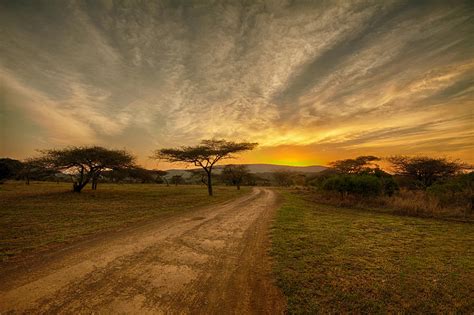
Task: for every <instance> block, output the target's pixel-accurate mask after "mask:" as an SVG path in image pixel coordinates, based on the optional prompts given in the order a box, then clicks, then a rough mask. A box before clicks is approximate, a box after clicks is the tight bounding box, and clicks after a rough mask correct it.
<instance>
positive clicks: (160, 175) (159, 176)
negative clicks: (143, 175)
mask: <svg viewBox="0 0 474 315" xmlns="http://www.w3.org/2000/svg"><path fill="white" fill-rule="evenodd" d="M152 172H153V174H154V175H155V183H159V184H161V183H166V185H167V186H168V185H169V183H168V179H167V178H166V174H168V172H167V171H162V170H152Z"/></svg>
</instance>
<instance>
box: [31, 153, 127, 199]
mask: <svg viewBox="0 0 474 315" xmlns="http://www.w3.org/2000/svg"><path fill="white" fill-rule="evenodd" d="M40 152H41V153H42V156H41V157H40V158H38V159H36V160H35V161H36V162H37V163H42V165H45V166H47V167H48V168H50V169H54V170H59V171H64V172H66V173H68V174H71V175H72V176H73V179H74V183H73V191H74V192H81V190H82V189H83V188H84V187H85V186H86V185H87V184H88V183H89V182H90V181H95V185H94V187H93V188H94V189H95V188H97V180H98V179H99V176H100V175H101V173H102V172H103V171H106V170H113V169H122V168H130V167H133V166H134V157H133V156H132V155H130V154H129V153H128V152H126V151H123V150H109V149H106V148H103V147H98V146H92V147H69V148H65V149H61V150H43V151H40Z"/></svg>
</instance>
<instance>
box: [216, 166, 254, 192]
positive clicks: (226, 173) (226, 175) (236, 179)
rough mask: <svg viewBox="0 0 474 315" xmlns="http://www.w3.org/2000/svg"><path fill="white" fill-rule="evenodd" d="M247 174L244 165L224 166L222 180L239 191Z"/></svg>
mask: <svg viewBox="0 0 474 315" xmlns="http://www.w3.org/2000/svg"><path fill="white" fill-rule="evenodd" d="M248 174H249V170H248V168H247V166H245V165H232V164H229V165H226V166H225V167H224V168H223V169H222V173H221V177H222V180H223V181H224V182H226V183H228V184H230V185H233V186H236V187H237V190H240V185H242V183H243V181H244V179H245V177H246V176H247V175H248Z"/></svg>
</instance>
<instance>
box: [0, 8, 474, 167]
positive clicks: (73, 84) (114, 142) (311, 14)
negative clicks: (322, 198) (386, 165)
mask: <svg viewBox="0 0 474 315" xmlns="http://www.w3.org/2000/svg"><path fill="white" fill-rule="evenodd" d="M473 114H474V3H473V2H472V1H466V2H461V1H388V0H387V1H385V0H384V1H378V0H377V1H348V0H343V1H290V0H288V1H259V0H246V1H238V0H233V1H210V0H209V1H206V0H200V1H191V0H187V1H184V0H183V1H180V0H170V1H110V0H102V1H100V0H90V1H66V0H65V1H62V0H61V1H59V0H58V1H55V0H47V1H39V0H35V1H32V0H30V1H23V0H1V1H0V156H9V157H14V158H19V159H22V158H26V157H29V156H32V155H35V154H36V152H37V151H36V150H37V149H45V148H61V147H65V146H69V145H102V146H105V147H109V148H117V149H123V148H126V149H128V150H129V151H131V152H133V153H134V154H135V155H136V156H137V157H138V161H139V163H141V164H142V165H144V166H145V167H148V168H166V167H168V165H166V164H164V163H163V162H160V161H154V160H152V159H150V158H149V157H150V156H151V155H152V152H153V151H154V150H156V149H159V148H163V147H176V146H181V145H193V144H197V143H198V142H199V141H200V140H202V139H211V138H219V139H220V138H225V139H228V140H234V141H252V142H258V143H259V147H258V148H257V149H256V150H254V151H251V152H248V153H245V154H243V155H241V157H240V158H239V159H238V160H236V161H232V163H275V164H288V165H314V164H321V165H325V164H327V163H328V162H330V161H333V160H337V159H344V158H351V157H356V156H359V155H366V154H372V155H377V156H390V155H394V154H404V155H430V156H440V157H448V158H453V159H458V158H459V159H462V160H464V161H466V162H469V163H474V127H473V126H474V115H473Z"/></svg>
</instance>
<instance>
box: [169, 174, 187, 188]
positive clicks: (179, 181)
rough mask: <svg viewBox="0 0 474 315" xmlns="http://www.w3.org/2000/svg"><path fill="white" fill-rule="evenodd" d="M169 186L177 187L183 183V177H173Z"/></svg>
mask: <svg viewBox="0 0 474 315" xmlns="http://www.w3.org/2000/svg"><path fill="white" fill-rule="evenodd" d="M170 182H171V184H174V185H175V186H178V185H179V184H182V183H183V182H184V179H183V175H173V176H172V177H171V180H170Z"/></svg>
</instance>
